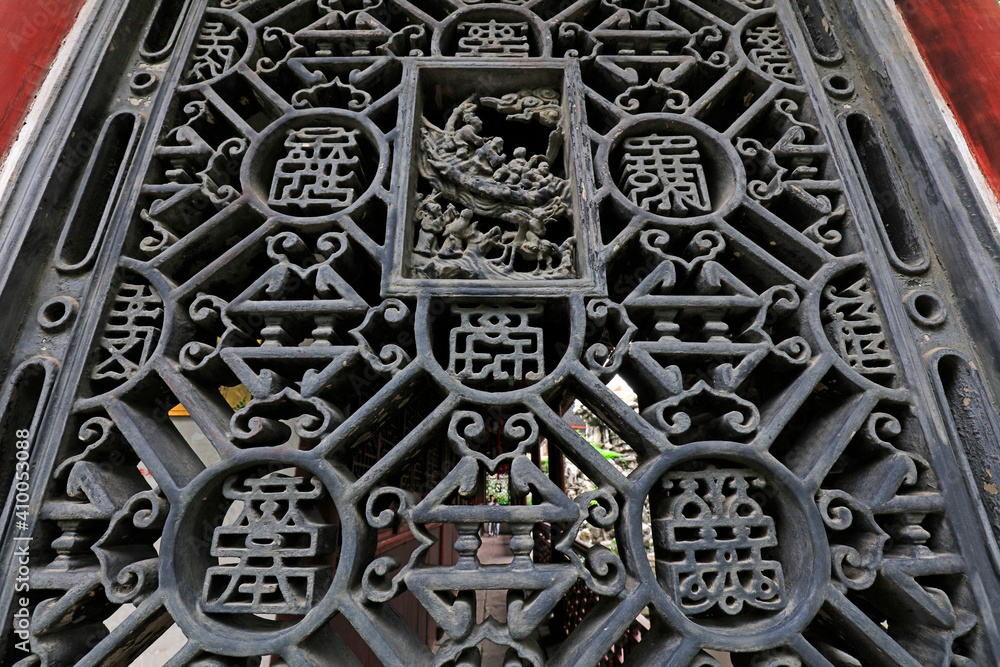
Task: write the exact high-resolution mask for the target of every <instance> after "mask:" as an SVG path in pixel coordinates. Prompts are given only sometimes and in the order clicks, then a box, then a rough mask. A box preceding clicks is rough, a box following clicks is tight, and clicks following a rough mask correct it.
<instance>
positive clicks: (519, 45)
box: [455, 20, 530, 58]
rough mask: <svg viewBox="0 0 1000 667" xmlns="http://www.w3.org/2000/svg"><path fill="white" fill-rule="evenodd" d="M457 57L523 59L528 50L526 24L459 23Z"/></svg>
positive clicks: (492, 21)
mask: <svg viewBox="0 0 1000 667" xmlns="http://www.w3.org/2000/svg"><path fill="white" fill-rule="evenodd" d="M458 34H459V35H461V37H459V39H458V51H457V52H456V54H455V55H459V56H478V57H492V58H524V57H526V56H527V55H528V51H529V49H530V47H529V45H528V24H527V23H499V22H497V21H496V20H491V21H489V22H488V23H471V22H466V23H459V24H458Z"/></svg>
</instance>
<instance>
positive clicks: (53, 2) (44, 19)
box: [0, 0, 84, 157]
mask: <svg viewBox="0 0 1000 667" xmlns="http://www.w3.org/2000/svg"><path fill="white" fill-rule="evenodd" d="M83 2H84V0H38V1H27V2H26V1H25V0H0V26H3V29H4V39H3V45H2V46H0V157H2V156H6V154H7V151H8V150H10V147H11V144H13V143H14V140H15V139H16V138H17V133H18V131H19V130H20V128H21V124H22V123H23V122H24V117H25V116H26V115H27V113H28V107H30V106H31V101H32V99H34V97H35V95H36V94H37V92H38V88H39V87H40V86H41V85H42V81H43V80H44V79H45V75H46V74H47V73H48V71H49V67H51V65H52V61H53V60H54V59H55V57H56V52H57V51H58V50H59V45H60V44H61V43H62V41H63V39H64V38H65V37H66V35H67V34H68V33H69V31H70V28H72V26H73V22H74V21H75V20H76V16H77V14H78V13H79V11H80V7H81V6H82V5H83Z"/></svg>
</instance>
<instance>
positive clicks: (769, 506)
mask: <svg viewBox="0 0 1000 667" xmlns="http://www.w3.org/2000/svg"><path fill="white" fill-rule="evenodd" d="M745 450H746V448H745V447H741V446H739V445H735V444H733V443H723V442H718V443H696V444H692V445H686V446H685V447H684V448H683V449H682V450H679V451H678V452H676V453H675V454H674V455H672V456H670V455H668V456H664V457H663V458H661V459H658V460H657V461H656V462H654V463H653V464H651V465H650V466H648V467H647V468H646V469H645V470H644V471H643V472H642V474H641V479H642V480H643V482H644V483H645V484H646V485H648V492H647V496H646V497H647V499H648V503H649V509H650V516H651V519H652V529H653V548H654V553H655V564H654V565H653V566H652V567H651V568H650V571H649V572H648V575H647V576H649V577H650V578H649V581H650V583H651V584H652V585H653V589H654V596H653V604H654V606H655V607H657V609H658V611H660V612H661V613H662V614H664V615H665V616H666V617H667V618H668V619H669V620H670V621H671V623H672V624H673V625H674V626H675V627H678V628H680V629H681V630H682V631H685V632H686V633H687V634H690V635H694V636H697V637H698V638H699V639H701V640H702V641H703V642H705V644H706V645H707V646H709V647H710V648H716V649H719V650H738V649H739V648H740V646H741V645H743V644H744V643H745V642H747V641H756V640H757V639H760V638H762V637H763V636H764V635H765V634H766V636H767V637H768V641H780V639H781V637H783V636H785V634H786V633H787V634H791V633H794V632H798V631H799V630H800V629H801V627H802V626H803V625H804V624H805V623H807V622H808V619H809V618H811V617H812V616H813V615H814V614H815V612H816V609H815V605H816V604H817V602H816V599H818V598H820V597H821V596H818V595H816V591H817V590H818V589H819V587H821V586H823V585H824V584H825V583H826V581H828V579H829V569H830V566H829V557H830V556H829V553H830V552H829V546H828V543H827V538H826V533H825V529H824V524H823V518H822V516H821V515H820V512H819V511H818V509H817V507H816V504H815V502H813V500H812V498H811V497H810V495H809V493H808V492H807V491H806V490H805V489H803V488H801V485H800V484H799V483H798V481H797V480H796V478H795V477H794V476H793V475H792V474H791V473H789V472H788V471H787V470H786V469H784V468H782V467H781V466H779V465H777V464H775V463H773V462H771V461H769V460H767V459H763V458H760V459H758V458H757V457H756V455H753V454H752V453H749V452H748V453H747V454H744V453H743V452H744V451H745ZM641 512H642V508H641V507H638V509H636V508H635V507H633V508H632V509H631V510H630V514H636V516H634V517H630V519H629V521H630V522H631V521H633V520H634V521H636V524H637V525H641V521H640V519H641ZM792 536H794V537H792ZM634 538H635V539H641V536H634Z"/></svg>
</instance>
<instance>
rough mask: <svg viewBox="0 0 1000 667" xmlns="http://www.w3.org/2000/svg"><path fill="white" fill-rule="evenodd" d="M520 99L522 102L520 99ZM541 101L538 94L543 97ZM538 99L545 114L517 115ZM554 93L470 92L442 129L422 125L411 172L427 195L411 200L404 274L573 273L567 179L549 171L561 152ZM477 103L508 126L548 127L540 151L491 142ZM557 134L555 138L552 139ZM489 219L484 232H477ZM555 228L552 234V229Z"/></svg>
mask: <svg viewBox="0 0 1000 667" xmlns="http://www.w3.org/2000/svg"><path fill="white" fill-rule="evenodd" d="M519 96H520V97H523V98H524V99H523V100H519ZM543 96H544V97H543ZM538 99H544V100H545V101H546V105H547V110H546V113H545V114H540V113H528V112H523V113H515V112H520V111H522V109H523V108H524V107H525V106H527V105H528V104H529V103H533V102H532V101H534V100H538ZM558 99H559V98H558V93H556V92H555V91H553V90H548V89H545V90H543V91H537V90H524V91H520V92H518V93H511V94H508V95H504V96H502V97H500V98H492V97H483V98H477V96H476V95H472V96H470V97H469V98H467V99H465V100H464V101H463V102H461V103H460V104H458V105H457V106H456V107H455V108H454V109H453V110H452V112H451V113H450V114H449V116H448V118H447V121H446V122H445V124H444V127H443V128H439V127H437V126H436V125H434V124H433V123H432V122H430V121H429V120H427V119H426V118H425V119H424V120H423V127H422V128H421V142H420V148H419V151H418V162H417V168H418V171H419V173H420V175H421V176H422V178H423V179H424V181H425V182H426V183H427V184H428V185H429V186H430V193H428V194H420V195H418V199H417V207H416V212H415V214H414V221H415V223H416V224H415V227H416V238H415V242H414V246H413V253H412V260H411V267H412V270H413V272H414V274H415V275H417V276H420V277H428V278H498V277H504V278H508V279H511V278H512V279H518V278H522V277H535V278H537V277H540V276H541V277H553V278H563V277H569V276H572V275H574V264H575V262H574V252H575V244H574V239H573V234H572V231H571V230H572V225H571V224H570V223H569V220H568V217H569V208H568V206H567V203H566V202H567V201H568V200H569V196H570V193H569V182H568V181H567V180H566V179H565V178H562V177H560V176H558V175H557V174H555V173H553V168H552V164H553V161H554V160H555V159H556V157H557V156H558V154H559V151H560V149H561V147H562V138H561V136H562V135H561V133H562V130H561V129H560V126H559V123H558V121H559V116H560V114H561V108H559V107H558V106H556V105H555V104H554V103H553V100H558ZM480 104H482V105H483V106H485V107H487V108H492V109H494V110H495V111H496V112H497V113H499V114H502V115H505V116H506V120H507V121H509V122H517V123H522V124H530V123H538V124H539V125H541V126H542V127H545V128H548V129H549V133H548V144H547V145H546V146H545V153H544V154H543V153H541V152H539V153H537V154H534V155H529V151H528V148H526V147H525V146H521V145H519V146H515V147H514V148H513V150H512V151H511V156H510V157H508V156H507V154H506V153H505V152H504V151H505V146H504V138H503V137H500V136H488V135H487V133H486V130H485V123H484V121H483V118H481V117H480V115H481V113H482V109H481V108H480ZM556 135H558V136H556ZM487 221H490V222H495V223H496V224H494V225H493V226H492V227H491V228H490V229H489V230H488V231H481V230H480V228H479V227H480V225H483V226H484V228H485V225H484V223H486V224H489V222H487ZM552 226H556V228H557V229H560V231H559V233H558V234H553V233H551V227H552Z"/></svg>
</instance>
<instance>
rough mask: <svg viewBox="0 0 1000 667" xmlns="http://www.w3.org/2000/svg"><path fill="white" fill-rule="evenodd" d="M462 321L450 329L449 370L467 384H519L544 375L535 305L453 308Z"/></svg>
mask: <svg viewBox="0 0 1000 667" xmlns="http://www.w3.org/2000/svg"><path fill="white" fill-rule="evenodd" d="M453 312H455V313H456V314H458V315H459V316H460V317H461V324H459V325H458V326H457V327H455V328H454V329H452V330H451V337H450V348H449V349H450V354H449V365H448V370H449V371H450V372H451V373H453V374H455V375H456V376H457V377H458V378H459V379H460V380H462V381H463V382H465V383H467V384H473V385H477V384H486V383H502V384H506V385H509V386H512V387H520V386H521V383H522V382H527V383H534V382H537V381H538V380H541V379H542V377H544V376H545V357H544V349H543V347H542V329H541V328H540V327H534V326H531V325H530V323H529V322H530V318H531V317H533V316H538V315H541V314H542V309H541V308H540V307H536V308H494V307H489V306H483V307H479V308H458V307H456V308H454V311H453Z"/></svg>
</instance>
